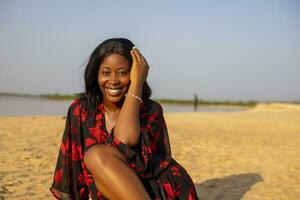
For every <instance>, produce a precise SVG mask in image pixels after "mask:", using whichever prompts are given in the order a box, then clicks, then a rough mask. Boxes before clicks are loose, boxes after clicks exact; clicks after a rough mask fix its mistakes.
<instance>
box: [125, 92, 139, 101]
mask: <svg viewBox="0 0 300 200" xmlns="http://www.w3.org/2000/svg"><path fill="white" fill-rule="evenodd" d="M127 96H130V97H134V98H136V99H137V100H139V101H140V103H143V100H142V99H141V97H138V96H135V95H133V94H128V93H127V94H125V97H127Z"/></svg>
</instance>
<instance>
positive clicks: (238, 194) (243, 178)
mask: <svg viewBox="0 0 300 200" xmlns="http://www.w3.org/2000/svg"><path fill="white" fill-rule="evenodd" d="M260 181H263V179H262V177H261V176H260V175H259V174H254V173H253V174H251V173H249V174H239V175H230V176H227V177H223V178H220V179H219V178H215V179H210V180H207V181H204V182H202V183H197V184H196V191H197V194H198V197H199V200H240V199H242V197H243V196H244V194H245V193H246V192H247V191H248V190H250V189H251V187H252V185H254V184H255V183H257V182H260Z"/></svg>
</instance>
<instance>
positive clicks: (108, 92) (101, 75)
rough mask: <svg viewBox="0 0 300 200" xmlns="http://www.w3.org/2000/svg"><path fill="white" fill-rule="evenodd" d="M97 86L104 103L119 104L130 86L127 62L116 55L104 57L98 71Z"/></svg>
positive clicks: (122, 57)
mask: <svg viewBox="0 0 300 200" xmlns="http://www.w3.org/2000/svg"><path fill="white" fill-rule="evenodd" d="M98 84H99V87H100V90H101V92H102V94H103V100H104V102H109V103H118V102H120V101H121V100H122V98H123V97H124V96H125V94H126V92H127V90H128V88H129V85H130V66H129V61H128V60H127V59H126V58H125V57H124V56H122V55H120V54H116V53H114V54H111V55H109V56H108V57H106V59H104V62H102V64H101V65H100V68H99V71H98Z"/></svg>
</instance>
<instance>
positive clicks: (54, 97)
mask: <svg viewBox="0 0 300 200" xmlns="http://www.w3.org/2000/svg"><path fill="white" fill-rule="evenodd" d="M40 97H42V98H47V99H51V100H70V99H76V97H77V96H76V95H66V94H64V95H61V94H58V93H56V94H42V95H40Z"/></svg>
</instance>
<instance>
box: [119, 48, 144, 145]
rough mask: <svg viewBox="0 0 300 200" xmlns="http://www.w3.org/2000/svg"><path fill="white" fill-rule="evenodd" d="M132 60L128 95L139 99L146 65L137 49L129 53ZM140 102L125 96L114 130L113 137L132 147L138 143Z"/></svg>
mask: <svg viewBox="0 0 300 200" xmlns="http://www.w3.org/2000/svg"><path fill="white" fill-rule="evenodd" d="M131 56H132V59H133V63H132V67H131V71H130V81H131V83H130V86H129V89H128V92H127V93H128V94H132V95H135V96H138V97H141V95H142V90H143V83H144V81H145V80H146V78H147V75H148V64H147V62H146V60H145V58H144V57H143V56H142V55H141V53H140V52H139V51H138V49H136V48H133V50H132V51H131ZM139 110H140V101H139V100H138V99H136V98H134V97H132V96H127V97H126V98H125V100H124V103H123V106H122V109H121V111H120V113H119V117H118V120H117V122H116V125H115V128H114V136H115V137H117V138H118V139H119V140H120V141H121V142H123V143H125V144H127V145H128V146H134V145H136V144H137V143H138V142H139V137H140V121H139Z"/></svg>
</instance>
